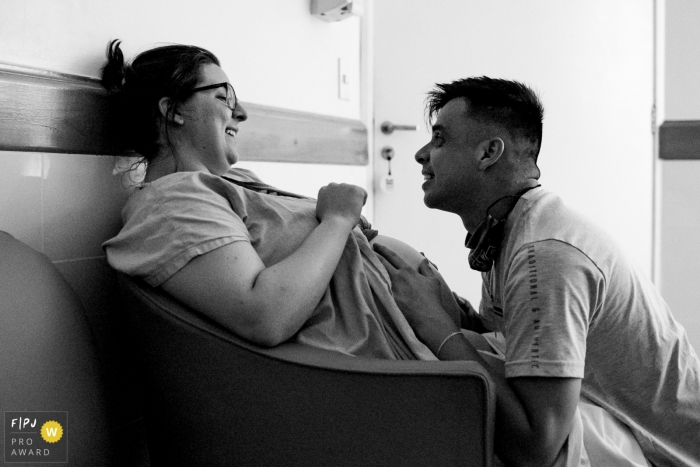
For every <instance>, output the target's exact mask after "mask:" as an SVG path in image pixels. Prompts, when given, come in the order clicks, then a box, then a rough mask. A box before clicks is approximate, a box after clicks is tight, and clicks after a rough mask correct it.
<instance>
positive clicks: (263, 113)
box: [0, 64, 368, 165]
mask: <svg viewBox="0 0 700 467" xmlns="http://www.w3.org/2000/svg"><path fill="white" fill-rule="evenodd" d="M242 105H243V106H244V107H245V109H246V111H247V112H248V121H247V122H245V123H244V124H242V125H241V132H240V133H239V135H238V142H239V152H240V154H241V159H243V160H251V161H272V162H307V163H319V164H348V165H366V164H367V163H368V147H367V129H366V128H365V126H364V125H363V124H362V122H360V121H359V120H352V119H345V118H338V117H329V116H324V115H318V114H312V113H307V112H297V111H292V110H284V109H279V108H275V107H267V106H262V105H257V104H249V103H243V104H242ZM112 118H113V117H112V114H111V113H110V109H109V105H108V99H107V93H106V92H105V91H104V89H102V87H101V86H100V85H99V83H98V81H97V80H96V79H94V78H87V77H82V76H75V75H68V74H62V73H55V72H49V71H43V70H35V69H29V68H24V67H16V66H12V65H3V64H0V150H1V151H28V152H61V153H77V154H95V155H122V154H127V155H129V154H128V152H126V151H124V148H123V147H122V146H121V145H120V143H119V141H118V140H116V139H115V136H114V135H113V134H112V132H110V127H111V126H112Z"/></svg>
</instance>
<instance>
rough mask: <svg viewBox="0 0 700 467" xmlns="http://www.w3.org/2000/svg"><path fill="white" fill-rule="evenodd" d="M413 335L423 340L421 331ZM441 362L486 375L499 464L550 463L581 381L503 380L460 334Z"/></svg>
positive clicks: (442, 353) (561, 441)
mask: <svg viewBox="0 0 700 467" xmlns="http://www.w3.org/2000/svg"><path fill="white" fill-rule="evenodd" d="M417 334H418V335H419V336H420V335H422V334H421V332H420V331H417ZM447 335H449V334H447ZM426 344H427V345H428V347H431V346H430V344H428V343H426ZM438 345H439V344H438ZM431 348H432V347H431ZM440 359H441V360H471V361H477V362H479V363H481V365H482V366H483V367H484V368H485V369H486V370H487V371H488V372H489V376H491V379H492V380H493V381H494V383H495V385H496V398H497V404H496V434H495V450H496V454H498V457H499V458H500V459H501V460H503V461H504V462H505V463H506V464H507V465H517V466H538V467H542V466H549V465H552V464H553V463H554V461H555V459H556V457H557V455H558V454H559V451H561V449H562V447H563V446H564V442H565V441H566V439H567V437H568V435H569V432H570V430H571V426H572V423H573V419H574V414H575V412H576V407H577V404H578V400H579V394H580V391H581V380H580V379H578V378H544V377H520V378H509V379H506V378H505V377H504V376H503V375H502V374H501V373H499V372H497V371H495V370H494V369H493V368H492V367H491V366H490V365H489V364H488V363H486V362H485V361H484V360H483V359H482V358H481V355H479V353H478V352H476V350H475V349H474V347H472V346H471V344H470V343H469V342H468V341H467V339H466V338H464V337H463V336H462V335H461V334H459V335H457V336H455V337H453V338H451V339H449V340H448V341H447V342H446V343H445V345H444V346H443V347H442V349H441V351H440Z"/></svg>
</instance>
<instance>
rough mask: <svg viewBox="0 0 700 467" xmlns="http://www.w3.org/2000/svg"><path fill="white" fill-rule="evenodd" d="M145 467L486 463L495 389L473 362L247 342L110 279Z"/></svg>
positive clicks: (142, 289) (129, 281) (123, 279)
mask: <svg viewBox="0 0 700 467" xmlns="http://www.w3.org/2000/svg"><path fill="white" fill-rule="evenodd" d="M119 282H120V287H121V289H122V291H123V293H124V296H125V297H124V298H125V302H126V304H127V309H128V314H129V319H130V321H131V322H132V326H133V328H134V329H135V330H136V334H137V336H138V340H139V343H140V349H141V352H142V359H143V382H144V385H145V387H144V397H145V403H144V410H145V414H144V415H145V420H146V431H147V437H148V445H149V451H150V456H151V462H152V465H154V466H159V465H168V466H177V465H183V466H184V465H187V466H191V465H207V466H219V465H230V466H268V465H269V466H281V465H293V466H390V465H397V466H398V465H400V466H426V465H441V466H447V465H453V466H490V465H492V464H491V462H492V452H493V429H494V414H495V392H494V389H493V386H492V383H491V381H490V380H489V378H488V377H487V375H486V372H485V371H484V370H483V369H481V368H480V367H479V366H478V365H476V364H474V363H472V362H426V361H387V360H372V359H365V358H358V357H351V356H347V355H343V354H339V353H333V352H328V351H323V350H320V349H314V348H309V347H305V346H301V345H299V344H295V343H286V344H283V345H280V346H278V347H275V348H271V349H264V348H260V347H257V346H255V345H252V344H249V343H247V342H246V341H243V340H242V339H240V338H238V337H237V336H235V335H234V334H232V333H231V332H229V331H227V330H225V329H223V328H222V327H220V326H218V325H217V324H215V323H213V322H212V321H210V320H208V319H206V318H205V317H203V316H201V315H199V314H197V313H196V312H194V311H193V310H191V309H189V308H187V307H185V306H184V305H182V304H180V303H179V302H177V301H175V300H174V299H172V298H171V297H170V296H168V295H166V294H165V293H163V292H161V291H160V290H158V289H154V288H152V287H150V286H148V285H147V284H145V283H143V282H141V281H139V280H136V279H133V278H129V277H127V276H125V275H121V274H120V275H119Z"/></svg>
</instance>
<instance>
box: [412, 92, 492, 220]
mask: <svg viewBox="0 0 700 467" xmlns="http://www.w3.org/2000/svg"><path fill="white" fill-rule="evenodd" d="M467 107H468V105H467V101H466V100H465V99H463V98H457V99H453V100H451V101H449V102H448V103H447V104H446V105H445V106H444V107H443V108H442V109H441V110H440V112H439V113H438V116H437V120H436V121H435V124H434V125H433V129H432V130H433V131H432V138H431V140H430V142H428V144H426V145H425V146H423V147H422V148H421V149H420V150H419V151H418V152H417V153H416V156H415V158H416V162H418V163H419V164H421V165H422V166H423V169H422V173H423V176H424V177H425V182H424V183H423V192H424V196H423V202H424V203H425V205H426V206H428V207H429V208H433V209H440V210H442V211H448V212H453V213H455V214H459V215H463V214H469V212H470V210H472V209H474V206H475V196H476V194H477V193H478V191H479V179H480V177H479V170H478V162H479V160H478V154H477V146H478V144H479V142H480V138H479V134H480V133H481V131H479V129H480V127H479V125H478V124H477V123H476V122H474V121H473V120H471V119H469V118H467Z"/></svg>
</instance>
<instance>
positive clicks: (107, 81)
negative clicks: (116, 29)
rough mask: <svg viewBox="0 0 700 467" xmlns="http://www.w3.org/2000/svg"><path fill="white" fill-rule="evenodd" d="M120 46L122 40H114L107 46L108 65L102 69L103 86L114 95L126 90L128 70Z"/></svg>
mask: <svg viewBox="0 0 700 467" xmlns="http://www.w3.org/2000/svg"><path fill="white" fill-rule="evenodd" d="M119 44H121V40H119V39H114V40H113V41H110V43H109V44H108V45H107V63H105V65H104V66H103V67H102V81H101V82H102V86H103V87H104V88H105V89H107V90H108V91H110V92H113V93H119V92H122V91H123V90H124V78H125V77H126V74H127V68H128V65H126V64H125V63H124V54H123V53H122V50H121V48H120V47H119Z"/></svg>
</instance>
